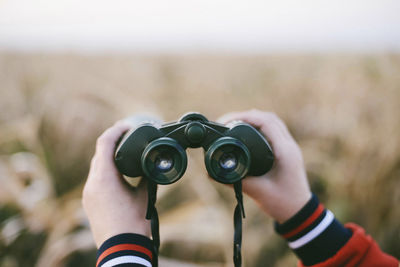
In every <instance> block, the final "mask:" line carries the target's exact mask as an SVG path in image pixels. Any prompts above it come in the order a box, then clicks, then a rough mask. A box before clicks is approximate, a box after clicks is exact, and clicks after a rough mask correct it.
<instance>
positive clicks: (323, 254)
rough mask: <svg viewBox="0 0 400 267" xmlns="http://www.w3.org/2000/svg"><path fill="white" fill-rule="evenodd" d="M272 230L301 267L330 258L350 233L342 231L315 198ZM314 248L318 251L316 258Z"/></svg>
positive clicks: (332, 216)
mask: <svg viewBox="0 0 400 267" xmlns="http://www.w3.org/2000/svg"><path fill="white" fill-rule="evenodd" d="M275 230H276V231H277V232H278V233H279V234H280V235H281V236H282V237H283V238H285V239H286V240H287V242H288V245H289V247H290V248H291V249H292V250H293V251H294V253H295V254H296V255H297V256H298V257H299V258H300V259H301V261H302V262H303V264H305V265H314V264H316V263H319V262H323V261H325V260H326V259H328V258H330V257H332V256H333V255H335V254H336V253H337V251H339V249H340V248H342V247H343V246H344V245H345V244H346V242H347V241H348V240H349V239H350V237H351V231H349V230H348V229H346V228H344V227H343V225H342V224H341V223H340V222H339V221H337V220H336V219H335V217H334V215H333V214H332V212H331V211H329V210H327V209H325V208H324V206H323V205H322V204H320V203H319V201H318V198H317V197H316V196H315V195H313V196H312V198H311V199H310V200H309V201H308V202H307V203H306V204H305V205H304V207H302V208H301V209H300V210H299V211H298V212H297V213H296V214H295V215H294V216H292V217H291V218H289V219H288V220H287V221H285V222H284V223H278V222H276V223H275ZM316 247H318V248H319V249H318V251H319V253H317V254H315V248H316Z"/></svg>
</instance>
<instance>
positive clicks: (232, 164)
mask: <svg viewBox="0 0 400 267" xmlns="http://www.w3.org/2000/svg"><path fill="white" fill-rule="evenodd" d="M204 160H205V164H206V168H207V171H208V173H209V174H210V176H211V177H213V178H214V179H215V180H217V181H218V182H221V183H225V184H233V183H235V182H237V181H239V180H240V179H242V178H243V177H245V176H246V174H247V172H248V170H249V167H250V152H249V150H248V149H247V147H246V146H245V145H244V144H243V143H242V142H241V141H239V140H238V139H235V138H232V137H221V138H219V139H218V140H217V141H215V142H214V143H213V144H212V145H211V146H210V147H209V148H208V150H207V152H206V155H205V158H204Z"/></svg>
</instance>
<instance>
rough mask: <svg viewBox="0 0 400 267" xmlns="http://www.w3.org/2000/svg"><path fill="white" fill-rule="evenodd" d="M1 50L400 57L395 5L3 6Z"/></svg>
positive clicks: (63, 0)
mask: <svg viewBox="0 0 400 267" xmlns="http://www.w3.org/2000/svg"><path fill="white" fill-rule="evenodd" d="M0 50H44V51H53V50H67V51H70V50H77V51H161V52H163V51H167V52H168V51H242V52H262V51H295V52H297V51H322V52H323V51H361V52H365V51H379V52H380V51H399V52H400V0H347V1H345V0H336V1H333V0H330V1H327V0H301V1H299V0H276V1H269V0H264V1H259V0H231V1H226V0H202V1H200V0H199V1H195V0H168V1H166V0H164V1H161V0H159V1H155V0H147V1H137V0H112V1H111V0H79V1H78V0H0Z"/></svg>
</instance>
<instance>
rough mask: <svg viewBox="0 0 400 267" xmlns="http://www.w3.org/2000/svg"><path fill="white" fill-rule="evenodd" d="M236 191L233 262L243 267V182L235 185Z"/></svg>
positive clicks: (236, 265)
mask: <svg viewBox="0 0 400 267" xmlns="http://www.w3.org/2000/svg"><path fill="white" fill-rule="evenodd" d="M233 187H234V189H235V196H236V200H237V204H236V208H235V213H234V215H233V226H234V229H235V230H234V231H235V232H234V235H233V262H234V264H235V267H241V266H242V253H241V249H242V218H245V216H246V215H245V213H244V206H243V193H242V181H238V182H236V183H234V185H233Z"/></svg>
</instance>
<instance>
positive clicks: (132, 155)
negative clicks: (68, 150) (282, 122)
mask: <svg viewBox="0 0 400 267" xmlns="http://www.w3.org/2000/svg"><path fill="white" fill-rule="evenodd" d="M189 147H190V148H197V147H202V148H203V149H204V152H205V156H204V161H205V165H206V169H207V172H208V174H209V175H210V176H211V177H212V178H213V179H215V180H216V181H218V182H221V183H224V184H233V183H235V182H237V181H239V180H241V179H243V178H244V177H245V176H246V175H254V176H258V175H262V174H264V173H266V172H267V171H269V170H270V169H271V167H272V164H273V159H274V157H273V154H272V150H271V147H270V145H269V144H268V142H267V140H266V139H265V138H264V137H263V136H262V135H261V134H260V133H259V132H258V131H257V130H256V129H255V128H253V127H252V126H250V125H249V124H246V123H236V124H233V125H231V126H230V127H227V126H225V125H222V124H218V123H215V122H210V121H208V120H207V118H206V117H204V116H203V115H201V114H199V113H188V114H187V115H185V116H183V117H182V118H181V119H180V120H179V121H177V122H172V123H167V124H163V125H161V126H157V125H156V124H155V123H154V122H149V121H147V122H146V121H142V122H140V123H138V126H137V127H136V128H135V129H133V130H131V131H130V132H128V133H127V134H126V135H125V137H124V138H123V139H122V141H121V142H120V144H119V146H118V148H117V151H116V154H115V163H116V166H117V168H118V170H119V171H120V172H121V173H122V174H124V175H126V176H129V177H138V176H145V177H147V178H148V179H151V180H153V181H154V182H155V183H157V184H171V183H174V182H176V181H177V180H179V179H180V178H181V177H182V176H183V174H184V173H185V171H186V167H187V155H186V149H187V148H189Z"/></svg>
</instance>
